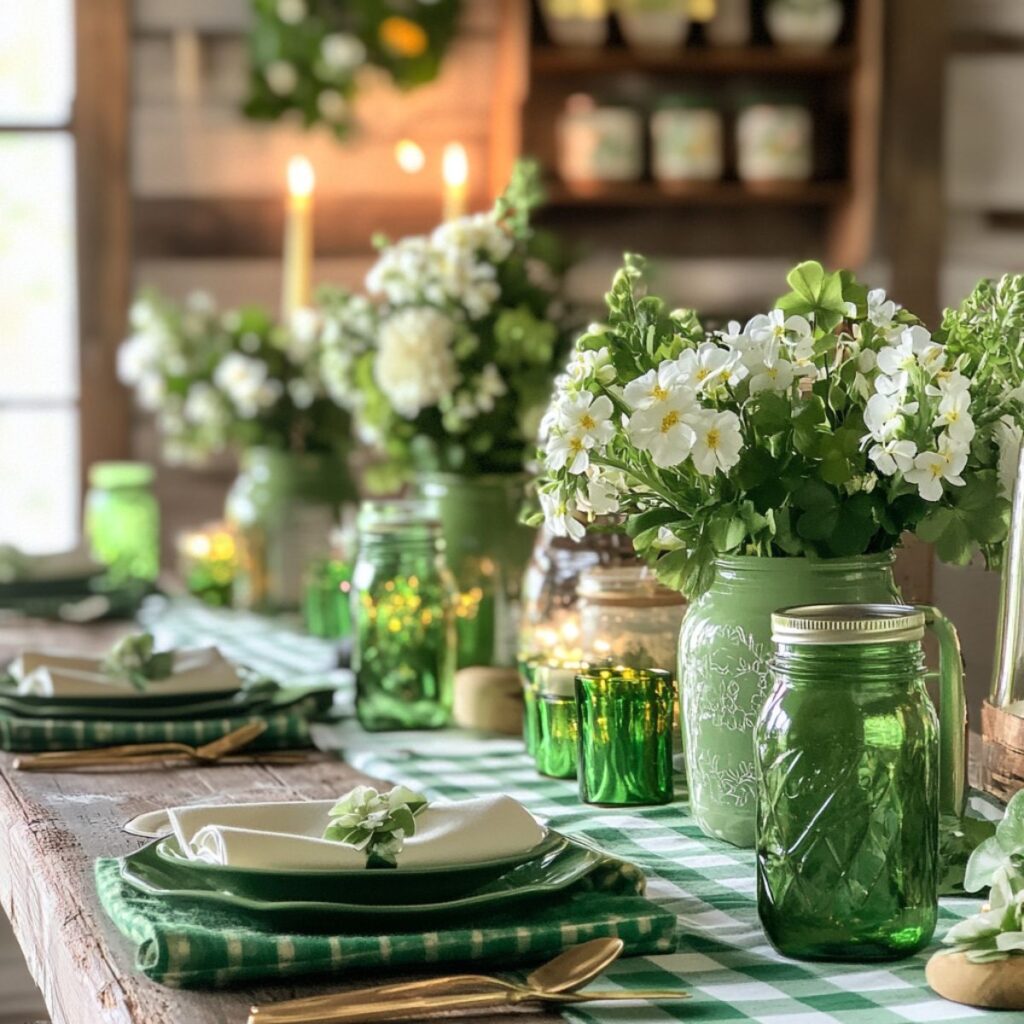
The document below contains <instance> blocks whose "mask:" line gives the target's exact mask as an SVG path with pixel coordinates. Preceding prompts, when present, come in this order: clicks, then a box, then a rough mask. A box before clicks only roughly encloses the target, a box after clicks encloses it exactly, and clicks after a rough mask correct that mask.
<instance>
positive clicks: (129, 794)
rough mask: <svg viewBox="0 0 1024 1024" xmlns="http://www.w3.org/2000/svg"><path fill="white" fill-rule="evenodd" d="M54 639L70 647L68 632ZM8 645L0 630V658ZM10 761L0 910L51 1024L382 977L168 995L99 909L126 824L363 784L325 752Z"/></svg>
mask: <svg viewBox="0 0 1024 1024" xmlns="http://www.w3.org/2000/svg"><path fill="white" fill-rule="evenodd" d="M87 636H88V633H87V632H86V631H83V632H82V635H81V636H77V637H76V638H75V639H76V642H77V646H78V648H79V649H81V648H82V647H83V646H84V644H83V642H82V640H83V639H84V638H86V637H87ZM32 639H33V642H36V641H39V640H44V639H46V640H49V639H53V637H52V635H48V636H46V637H45V638H44V637H33V638H32ZM89 639H92V640H94V641H97V642H98V643H99V649H103V648H105V647H106V646H109V642H110V636H109V635H104V637H103V638H102V641H101V642H100V641H99V638H98V637H96V634H92V635H91V637H89ZM59 640H60V642H61V643H67V642H68V641H67V636H66V634H63V635H61V636H60V637H59ZM13 642H14V638H13V637H11V636H10V635H9V634H8V631H7V630H6V629H3V630H0V651H2V650H5V649H7V648H8V647H9V646H10V645H11V643H13ZM18 646H19V647H20V646H24V640H22V641H21V643H20V644H18ZM13 761H14V758H13V757H12V756H10V755H7V754H0V904H2V906H3V909H4V911H5V912H6V913H7V915H8V916H9V917H10V919H11V923H12V925H13V927H14V932H15V935H16V936H17V938H18V941H19V943H20V944H21V947H22V951H23V952H24V954H25V959H26V961H27V963H28V967H29V970H30V971H31V973H32V976H33V977H34V979H35V981H36V984H37V985H38V986H39V988H40V990H41V991H42V993H43V998H44V999H45V1001H46V1005H47V1007H48V1009H49V1011H50V1015H51V1019H52V1021H53V1024H129V1022H131V1024H142V1022H145V1024H243V1022H244V1021H245V1019H246V1017H247V1015H248V1011H249V1007H250V1006H251V1005H252V1004H253V1003H260V1002H270V1001H274V1000H280V999H290V998H294V997H296V996H300V995H310V994H313V993H319V992H330V991H336V990H339V989H341V988H343V987H346V986H352V985H357V984H375V983H377V982H378V981H379V980H380V979H381V977H382V975H375V976H363V977H355V976H353V975H349V976H346V978H345V979H343V980H342V979H340V978H339V979H334V980H331V979H326V980H324V981H320V982H318V983H305V984H303V983H296V984H294V985H291V984H289V985H284V984H274V985H272V986H267V987H265V988H238V989H233V990H225V991H219V992H217V991H204V992H199V991H193V992H186V991H178V990H174V989H168V988H164V987H163V986H161V985H157V984H155V983H154V982H151V981H150V980H149V979H147V978H145V977H144V976H143V975H142V974H140V973H138V972H136V971H135V970H134V968H133V965H132V950H131V947H130V945H129V943H128V942H127V941H126V940H125V939H124V938H123V937H122V936H121V935H120V933H119V932H117V930H116V929H115V928H114V926H113V925H112V924H111V923H110V921H109V920H108V919H107V917H106V915H105V914H104V913H103V911H102V909H101V908H100V905H99V900H98V898H97V896H96V889H95V886H94V884H93V862H94V861H95V859H96V858H97V857H101V856H111V855H121V854H125V853H127V852H129V851H131V850H133V849H136V848H137V847H138V846H139V845H140V844H141V842H142V840H140V839H138V838H134V837H132V836H130V835H128V834H127V833H125V832H123V831H122V825H124V824H125V822H127V821H129V820H131V819H132V818H133V817H135V816H136V815H137V814H140V813H142V812H143V811H151V810H157V809H159V808H163V807H168V806H174V805H176V804H185V803H196V802H211V801H213V800H225V801H228V800H238V801H239V802H242V801H262V800H294V799H325V798H330V797H333V796H336V795H337V794H338V793H339V792H343V791H344V790H345V789H346V788H350V787H351V786H352V785H354V784H356V783H358V782H361V781H366V780H367V777H366V776H365V775H363V774H362V773H360V772H357V771H355V770H354V769H353V768H351V767H349V766H348V765H346V764H344V763H342V762H340V761H337V760H333V759H331V758H329V757H328V756H327V755H319V758H318V759H317V760H314V761H311V762H310V763H308V764H302V765H295V766H288V767H279V766H267V765H259V766H256V765H253V766H241V765H239V766H235V765H230V766H228V765H225V766H217V767H206V768H192V767H182V766H171V765H167V766H166V767H158V768H157V769H155V770H146V771H141V770H137V769H132V770H109V771H106V772H100V773H90V774H78V773H70V772H68V773H57V774H43V773H39V774H37V773H33V772H20V771H16V770H15V769H14V768H13ZM378 781H383V780H378ZM433 973H435V974H436V973H438V972H437V970H436V969H435V970H434V972H433ZM396 976H397V975H395V974H393V973H392V974H391V975H389V976H388V977H389V979H390V978H394V977H396ZM0 998H2V993H0ZM502 1016H503V1017H504V1019H506V1020H507V1019H508V1017H507V1015H502ZM474 1019H476V1020H479V1019H481V1018H474ZM491 1019H497V1018H496V1017H494V1016H492V1018H491ZM529 1019H530V1021H531V1022H537V1024H541V1022H552V1021H557V1020H558V1019H559V1018H558V1017H557V1016H552V1015H550V1014H545V1013H530V1014H529Z"/></svg>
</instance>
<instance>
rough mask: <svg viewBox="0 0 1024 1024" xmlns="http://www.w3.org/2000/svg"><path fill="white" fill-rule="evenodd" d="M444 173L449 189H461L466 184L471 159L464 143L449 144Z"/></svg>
mask: <svg viewBox="0 0 1024 1024" xmlns="http://www.w3.org/2000/svg"><path fill="white" fill-rule="evenodd" d="M442 173H443V175H444V183H445V184H446V185H447V186H449V188H460V187H462V186H463V185H465V184H466V182H467V180H468V179H469V157H468V156H467V155H466V147H465V146H463V145H462V143H460V142H449V143H448V145H447V146H445V147H444V157H443V162H442Z"/></svg>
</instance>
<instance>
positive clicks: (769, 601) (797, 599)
mask: <svg viewBox="0 0 1024 1024" xmlns="http://www.w3.org/2000/svg"><path fill="white" fill-rule="evenodd" d="M898 600H899V593H898V592H897V590H896V584H895V583H894V582H893V578H892V555H891V553H886V554H879V555H861V556H859V557H857V558H827V559H824V558H823V559H812V558H757V557H752V556H738V557H731V558H720V559H718V560H717V561H716V563H715V579H714V582H713V583H712V585H711V587H710V589H708V590H707V591H706V592H705V593H704V594H702V595H701V596H700V597H699V598H698V599H697V600H696V601H694V602H693V603H692V604H691V605H690V608H689V611H688V612H687V613H686V618H685V619H684V620H683V627H682V629H681V631H680V633H679V675H678V678H679V680H680V697H681V700H682V708H683V728H684V737H685V747H686V774H687V782H688V784H689V789H690V809H691V811H692V813H693V816H694V818H695V819H696V821H697V824H698V825H700V827H701V829H702V830H703V831H704V832H705V833H706V834H707V835H709V836H714V837H715V838H716V839H724V840H725V841H726V842H729V843H734V844H736V845H737V846H753V845H754V797H755V781H754V723H755V722H756V720H757V716H758V713H759V712H760V710H761V708H762V706H763V705H764V702H765V700H766V699H767V697H768V694H769V692H770V690H771V685H772V681H771V671H770V664H771V655H772V649H771V614H772V612H773V611H775V610H776V609H778V608H784V607H786V606H789V605H798V604H826V603H828V604H864V603H874V604H886V603H890V602H892V601H898Z"/></svg>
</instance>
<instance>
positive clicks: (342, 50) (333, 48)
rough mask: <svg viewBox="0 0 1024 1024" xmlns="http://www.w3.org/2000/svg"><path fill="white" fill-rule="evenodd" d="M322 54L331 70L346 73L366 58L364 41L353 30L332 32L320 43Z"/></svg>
mask: <svg viewBox="0 0 1024 1024" xmlns="http://www.w3.org/2000/svg"><path fill="white" fill-rule="evenodd" d="M320 56H321V57H322V58H323V62H324V64H326V65H327V68H328V69H329V70H330V71H333V72H336V73H340V74H346V73H348V72H350V71H354V70H355V69H356V68H358V67H359V66H360V65H361V64H362V63H363V62H364V61H365V60H366V47H365V45H364V44H363V41H362V40H361V39H360V38H359V37H358V36H354V35H352V33H351V32H332V33H331V34H330V35H327V36H324V41H323V42H322V43H321V44H320Z"/></svg>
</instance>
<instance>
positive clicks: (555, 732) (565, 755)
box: [533, 664, 581, 779]
mask: <svg viewBox="0 0 1024 1024" xmlns="http://www.w3.org/2000/svg"><path fill="white" fill-rule="evenodd" d="M580 670H581V666H579V665H574V666H569V665H544V664H538V665H536V666H535V667H534V672H533V678H534V686H535V688H536V692H535V701H536V706H537V726H538V728H537V743H536V749H535V750H534V763H535V764H536V766H537V771H538V772H540V774H541V775H548V776H550V777H551V778H554V779H574V778H576V748H577V744H578V740H579V729H578V725H577V720H576V691H575V676H576V673H577V672H579V671H580Z"/></svg>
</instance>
